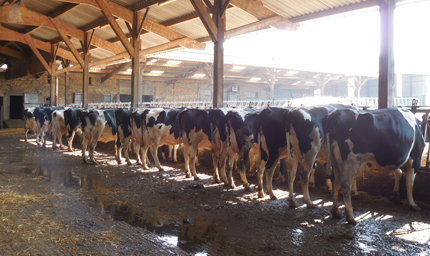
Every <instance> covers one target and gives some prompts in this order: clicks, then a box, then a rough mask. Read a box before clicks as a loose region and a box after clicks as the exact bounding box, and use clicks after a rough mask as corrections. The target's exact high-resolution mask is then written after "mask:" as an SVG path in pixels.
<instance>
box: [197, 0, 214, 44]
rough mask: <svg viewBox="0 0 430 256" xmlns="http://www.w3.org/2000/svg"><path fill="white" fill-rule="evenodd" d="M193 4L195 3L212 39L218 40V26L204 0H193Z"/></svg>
mask: <svg viewBox="0 0 430 256" xmlns="http://www.w3.org/2000/svg"><path fill="white" fill-rule="evenodd" d="M191 4H192V5H193V7H194V9H195V10H196V12H197V13H198V14H199V17H200V20H201V21H202V23H203V25H204V26H205V28H206V30H207V31H208V33H209V35H210V37H211V38H212V41H214V42H215V41H217V38H218V28H217V27H216V25H215V23H214V21H213V20H212V18H211V16H210V14H211V13H210V12H209V10H208V9H206V6H205V5H204V3H203V2H202V0H191Z"/></svg>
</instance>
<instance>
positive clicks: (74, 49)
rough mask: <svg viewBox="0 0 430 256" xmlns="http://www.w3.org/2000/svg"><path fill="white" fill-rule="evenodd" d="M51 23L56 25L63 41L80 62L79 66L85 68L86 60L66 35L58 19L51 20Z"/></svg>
mask: <svg viewBox="0 0 430 256" xmlns="http://www.w3.org/2000/svg"><path fill="white" fill-rule="evenodd" d="M51 22H52V24H54V26H55V28H56V29H57V32H58V34H60V36H61V38H62V39H63V41H64V43H66V45H67V47H68V48H69V49H70V51H71V52H72V54H73V56H75V59H76V60H77V61H78V63H79V65H81V67H82V68H84V60H83V59H82V57H81V55H80V54H79V53H78V51H77V50H76V48H75V46H74V45H73V44H72V42H71V41H70V39H69V37H68V36H67V35H66V33H64V30H63V26H62V24H61V23H60V22H58V21H57V20H56V19H52V18H51Z"/></svg>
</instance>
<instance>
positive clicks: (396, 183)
mask: <svg viewBox="0 0 430 256" xmlns="http://www.w3.org/2000/svg"><path fill="white" fill-rule="evenodd" d="M401 178H402V171H401V170H400V169H396V170H395V171H394V189H393V193H392V194H391V200H392V201H393V202H395V203H400V189H399V188H400V179H401Z"/></svg>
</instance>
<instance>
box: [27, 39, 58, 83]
mask: <svg viewBox="0 0 430 256" xmlns="http://www.w3.org/2000/svg"><path fill="white" fill-rule="evenodd" d="M21 36H22V38H24V40H25V41H26V42H27V45H28V46H30V48H31V50H32V51H33V53H34V54H35V55H36V57H37V58H38V59H39V61H40V62H41V63H42V65H43V66H44V67H45V69H46V71H48V73H49V75H52V72H51V67H50V66H49V65H48V63H47V62H46V60H45V59H44V58H43V56H42V55H41V54H40V52H39V50H37V48H36V46H35V44H34V42H33V38H32V37H31V36H29V35H23V34H22V35H21Z"/></svg>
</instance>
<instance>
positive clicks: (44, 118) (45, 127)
mask: <svg viewBox="0 0 430 256" xmlns="http://www.w3.org/2000/svg"><path fill="white" fill-rule="evenodd" d="M61 109H64V108H63V107H43V108H36V109H35V110H34V112H33V113H34V117H35V135H36V143H37V145H39V146H42V147H46V139H47V135H48V134H49V133H50V132H51V120H52V112H53V111H55V110H61ZM39 136H40V139H39ZM40 141H42V143H43V144H41V142H40Z"/></svg>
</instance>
